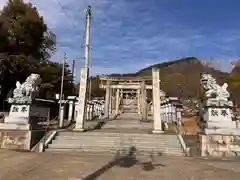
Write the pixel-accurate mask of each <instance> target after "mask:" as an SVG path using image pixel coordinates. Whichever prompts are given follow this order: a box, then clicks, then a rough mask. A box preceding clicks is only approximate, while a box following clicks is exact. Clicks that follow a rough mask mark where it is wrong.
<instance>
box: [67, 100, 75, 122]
mask: <svg viewBox="0 0 240 180" xmlns="http://www.w3.org/2000/svg"><path fill="white" fill-rule="evenodd" d="M73 104H74V102H73V101H69V109H68V121H69V122H70V121H72V119H73Z"/></svg>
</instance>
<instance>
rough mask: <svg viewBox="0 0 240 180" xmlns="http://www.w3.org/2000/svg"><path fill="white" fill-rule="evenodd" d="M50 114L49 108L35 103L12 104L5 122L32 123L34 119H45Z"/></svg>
mask: <svg viewBox="0 0 240 180" xmlns="http://www.w3.org/2000/svg"><path fill="white" fill-rule="evenodd" d="M49 114H50V108H48V107H42V106H39V105H36V104H12V105H11V108H10V113H9V116H8V117H6V118H5V120H4V123H6V124H20V125H26V124H33V123H34V122H33V121H37V120H36V119H44V118H45V119H46V118H48V116H49Z"/></svg>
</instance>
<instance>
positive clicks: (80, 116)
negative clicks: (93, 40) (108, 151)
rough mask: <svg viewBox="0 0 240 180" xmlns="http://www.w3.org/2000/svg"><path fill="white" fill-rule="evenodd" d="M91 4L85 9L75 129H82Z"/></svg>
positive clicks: (87, 75)
mask: <svg viewBox="0 0 240 180" xmlns="http://www.w3.org/2000/svg"><path fill="white" fill-rule="evenodd" d="M91 17H92V12H91V6H88V8H87V10H86V30H85V32H86V34H85V66H84V68H82V69H81V76H80V87H79V97H78V105H77V117H76V126H75V130H77V131H84V115H85V110H86V92H87V82H88V77H89V55H90V27H91Z"/></svg>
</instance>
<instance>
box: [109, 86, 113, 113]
mask: <svg viewBox="0 0 240 180" xmlns="http://www.w3.org/2000/svg"><path fill="white" fill-rule="evenodd" d="M109 96H110V97H109V110H108V116H109V117H110V116H111V114H112V108H113V89H112V88H110V93H109Z"/></svg>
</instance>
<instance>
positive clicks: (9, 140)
mask: <svg viewBox="0 0 240 180" xmlns="http://www.w3.org/2000/svg"><path fill="white" fill-rule="evenodd" d="M30 142H31V132H30V131H24V130H2V131H1V132H0V148H3V149H17V150H30Z"/></svg>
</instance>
